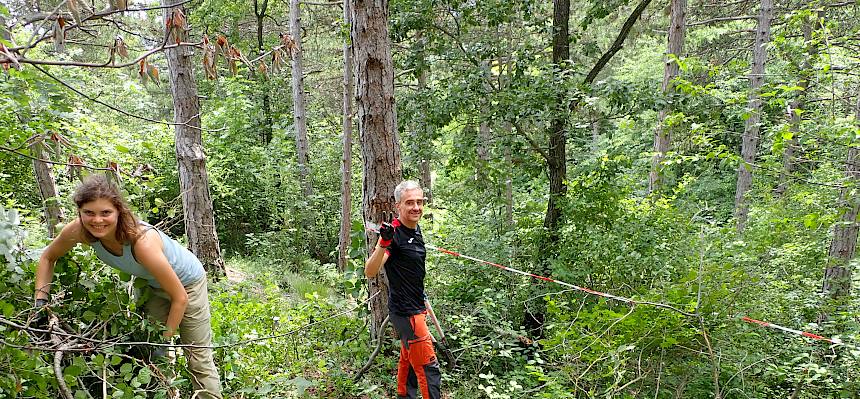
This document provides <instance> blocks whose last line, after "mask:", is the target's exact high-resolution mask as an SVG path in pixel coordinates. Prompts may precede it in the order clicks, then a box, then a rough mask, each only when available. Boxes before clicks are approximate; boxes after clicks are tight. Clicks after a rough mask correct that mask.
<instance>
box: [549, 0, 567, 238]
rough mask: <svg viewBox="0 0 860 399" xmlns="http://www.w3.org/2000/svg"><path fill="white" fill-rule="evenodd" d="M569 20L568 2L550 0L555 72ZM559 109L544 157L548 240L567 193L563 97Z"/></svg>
mask: <svg viewBox="0 0 860 399" xmlns="http://www.w3.org/2000/svg"><path fill="white" fill-rule="evenodd" d="M569 19H570V1H569V0H554V1H553V15H552V63H553V64H554V65H555V67H556V73H558V74H561V72H562V71H563V70H564V69H566V68H567V63H568V60H569V58H570V33H569V30H568V20H569ZM557 101H558V104H559V110H558V111H557V114H556V115H557V116H556V117H555V118H553V120H552V121H551V122H550V135H549V151H548V153H547V154H548V155H549V157H548V158H547V172H548V175H549V203H548V204H547V207H546V215H545V217H544V223H543V225H544V227H545V228H546V229H547V231H548V232H549V236H550V239H551V241H555V240H556V239H557V237H558V232H557V228H558V221H559V219H560V218H561V207H560V204H559V202H560V201H561V200H562V199H563V198H564V196H565V194H566V193H567V186H566V185H565V184H564V180H565V179H566V178H567V149H566V146H565V144H566V139H567V113H566V112H561V110H562V109H564V105H563V104H564V103H565V101H566V100H565V96H563V95H561V94H560V95H559V97H558V100H557Z"/></svg>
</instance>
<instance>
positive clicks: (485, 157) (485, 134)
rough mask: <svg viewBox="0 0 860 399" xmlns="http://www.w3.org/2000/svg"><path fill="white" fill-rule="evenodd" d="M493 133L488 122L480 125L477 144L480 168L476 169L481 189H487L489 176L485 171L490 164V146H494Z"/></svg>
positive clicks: (476, 177) (476, 176) (476, 150)
mask: <svg viewBox="0 0 860 399" xmlns="http://www.w3.org/2000/svg"><path fill="white" fill-rule="evenodd" d="M492 140H493V137H492V133H491V132H490V125H489V124H487V122H481V123H480V124H479V125H478V140H476V142H475V152H476V153H477V155H478V166H477V167H476V168H475V180H477V182H478V184H479V185H480V186H481V187H486V186H487V185H488V182H487V174H486V173H485V170H484V169H486V167H487V165H488V164H489V163H490V145H491V144H492Z"/></svg>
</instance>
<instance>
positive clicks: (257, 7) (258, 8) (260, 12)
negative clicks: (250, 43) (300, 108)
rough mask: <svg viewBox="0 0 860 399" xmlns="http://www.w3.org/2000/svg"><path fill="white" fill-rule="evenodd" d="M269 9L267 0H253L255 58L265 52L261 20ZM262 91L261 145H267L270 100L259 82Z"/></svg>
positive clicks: (263, 86)
mask: <svg viewBox="0 0 860 399" xmlns="http://www.w3.org/2000/svg"><path fill="white" fill-rule="evenodd" d="M268 8H269V0H262V3H260V0H254V16H255V17H257V51H258V54H257V56H262V55H263V54H264V53H265V52H266V50H265V48H264V46H263V19H264V18H265V17H266V10H267V9H268ZM259 84H261V85H262V87H261V89H262V91H263V126H261V130H262V132H263V134H262V137H261V138H262V139H263V144H264V145H268V144H269V143H270V142H271V141H272V125H273V119H272V99H271V96H270V95H269V85H268V84H267V83H265V82H264V81H260V82H259Z"/></svg>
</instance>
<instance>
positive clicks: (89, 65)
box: [0, 40, 203, 68]
mask: <svg viewBox="0 0 860 399" xmlns="http://www.w3.org/2000/svg"><path fill="white" fill-rule="evenodd" d="M165 41H166V40H165ZM202 45H203V42H197V43H185V42H183V43H179V44H170V45H162V46H159V47H156V48H154V49H152V50H149V51H147V52H145V53H143V54H142V55H140V56H138V57H137V58H135V59H134V60H132V61H129V62H126V63H124V64H114V63H113V58H111V59H109V60H107V61H105V62H103V63H94V62H75V61H54V60H36V59H32V58H25V57H21V58H17V59H15V60H16V61H18V62H19V63H22V64H30V65H56V66H77V67H87V68H125V67H130V66H132V65H135V64H137V63H139V62H140V61H141V60H143V59H144V58H147V57H149V56H150V55H152V54H155V53H157V52H160V51H162V50H166V49H169V48H174V47H180V46H192V47H200V46H202ZM10 61H12V60H9V59H7V58H6V57H5V56H4V57H3V58H0V63H4V62H10Z"/></svg>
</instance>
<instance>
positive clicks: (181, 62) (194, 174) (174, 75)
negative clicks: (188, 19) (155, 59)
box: [164, 0, 224, 276]
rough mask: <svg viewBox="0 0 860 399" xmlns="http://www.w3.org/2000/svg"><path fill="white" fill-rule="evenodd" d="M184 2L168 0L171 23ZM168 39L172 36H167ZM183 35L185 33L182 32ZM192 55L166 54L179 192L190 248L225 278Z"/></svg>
mask: <svg viewBox="0 0 860 399" xmlns="http://www.w3.org/2000/svg"><path fill="white" fill-rule="evenodd" d="M182 4H184V2H183V1H181V0H168V2H167V4H166V5H167V6H170V7H167V8H165V9H164V21H165V25H166V26H170V24H168V23H167V21H168V19H170V18H174V20H175V18H176V16H178V15H184V14H185V7H184V6H183V5H182ZM173 29H181V28H176V27H175V28H173ZM167 33H168V35H169V34H170V32H167ZM183 33H184V32H183ZM192 55H193V52H192V50H191V47H188V46H175V47H170V48H168V49H166V50H165V56H166V58H167V66H168V69H169V75H170V91H171V93H172V94H173V120H174V122H175V123H176V125H175V132H176V163H177V165H178V167H179V190H180V192H181V193H182V208H183V212H184V216H185V234H186V235H187V236H188V248H189V249H190V250H191V252H193V253H194V254H195V255H197V258H199V259H200V261H201V262H202V263H203V266H204V267H205V268H206V270H207V271H208V272H210V273H212V274H215V275H216V276H220V275H224V260H223V259H222V258H221V246H220V244H219V242H218V234H216V232H215V214H214V212H213V208H212V198H211V197H210V195H209V176H208V174H207V173H206V153H205V152H204V151H203V140H202V137H201V130H200V102H199V100H198V97H197V84H196V83H195V81H194V70H193V68H192V67H191V56H192Z"/></svg>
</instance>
